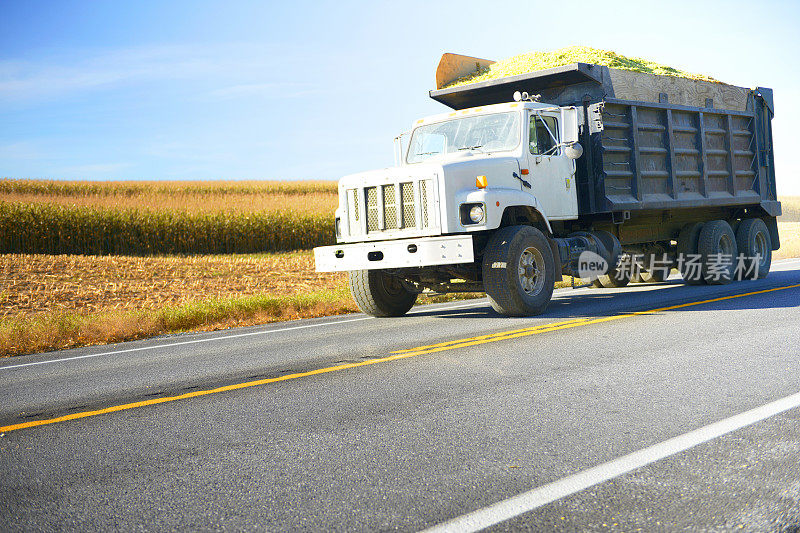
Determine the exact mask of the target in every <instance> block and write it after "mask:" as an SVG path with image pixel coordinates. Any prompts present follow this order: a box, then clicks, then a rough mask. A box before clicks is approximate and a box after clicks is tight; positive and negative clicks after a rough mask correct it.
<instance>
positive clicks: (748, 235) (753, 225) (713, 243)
mask: <svg viewBox="0 0 800 533" xmlns="http://www.w3.org/2000/svg"><path fill="white" fill-rule="evenodd" d="M677 251H678V256H679V258H680V261H679V264H680V270H681V275H682V276H683V279H684V281H685V282H686V283H687V284H689V285H700V284H709V285H724V284H726V283H730V282H731V281H733V280H734V279H735V278H736V277H737V276H739V275H741V277H742V278H743V279H760V278H764V277H766V275H767V274H768V273H769V269H770V266H771V263H772V239H771V238H770V234H769V230H768V229H767V225H766V224H765V223H764V221H763V220H761V219H760V218H748V219H745V220H742V221H741V222H740V223H739V225H738V227H737V229H736V231H735V232H734V230H733V228H732V227H731V225H730V224H728V223H727V222H726V221H724V220H712V221H710V222H706V223H705V224H702V223H695V224H688V225H687V226H685V227H684V228H683V229H682V230H681V232H680V235H679V236H678V250H677ZM740 254H741V258H740ZM755 258H758V264H757V266H756V267H755V268H752V267H753V265H752V264H751V262H752V261H754V260H755ZM749 267H751V268H749ZM737 269H742V270H741V272H737Z"/></svg>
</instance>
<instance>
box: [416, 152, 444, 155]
mask: <svg viewBox="0 0 800 533" xmlns="http://www.w3.org/2000/svg"><path fill="white" fill-rule="evenodd" d="M441 153H442V152H419V153H416V154H414V155H434V154H441Z"/></svg>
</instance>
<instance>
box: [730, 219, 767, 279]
mask: <svg viewBox="0 0 800 533" xmlns="http://www.w3.org/2000/svg"><path fill="white" fill-rule="evenodd" d="M736 246H737V247H738V248H739V253H740V254H743V255H744V258H743V259H744V264H743V265H742V267H743V270H742V272H743V274H744V277H745V278H746V279H760V278H765V277H767V274H769V269H770V266H771V265H772V238H771V237H770V236H769V230H768V229H767V225H766V224H764V221H763V220H761V219H760V218H748V219H746V220H742V223H741V224H739V227H738V228H737V229H736ZM756 256H757V257H758V258H759V262H758V269H757V272H756V269H755V268H750V267H752V264H751V261H754V260H755V257H756Z"/></svg>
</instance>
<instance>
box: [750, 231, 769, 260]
mask: <svg viewBox="0 0 800 533" xmlns="http://www.w3.org/2000/svg"><path fill="white" fill-rule="evenodd" d="M752 253H753V257H755V256H756V255H758V266H759V268H763V267H765V266H766V264H767V239H766V238H765V237H764V234H763V233H761V232H760V231H759V232H758V233H756V238H755V239H753V250H752Z"/></svg>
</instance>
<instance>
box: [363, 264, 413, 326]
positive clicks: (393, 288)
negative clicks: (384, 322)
mask: <svg viewBox="0 0 800 533" xmlns="http://www.w3.org/2000/svg"><path fill="white" fill-rule="evenodd" d="M350 292H351V293H352V295H353V299H354V300H355V301H356V304H357V305H358V308H359V309H361V311H363V312H364V313H366V314H368V315H372V316H376V317H390V316H403V315H404V314H406V313H408V310H409V309H411V307H412V306H413V305H414V302H416V301H417V293H416V292H412V291H410V290H408V289H407V288H406V286H405V285H403V283H402V282H401V281H400V278H398V277H396V276H392V275H389V274H387V273H386V272H384V271H383V270H354V271H352V272H350Z"/></svg>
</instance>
